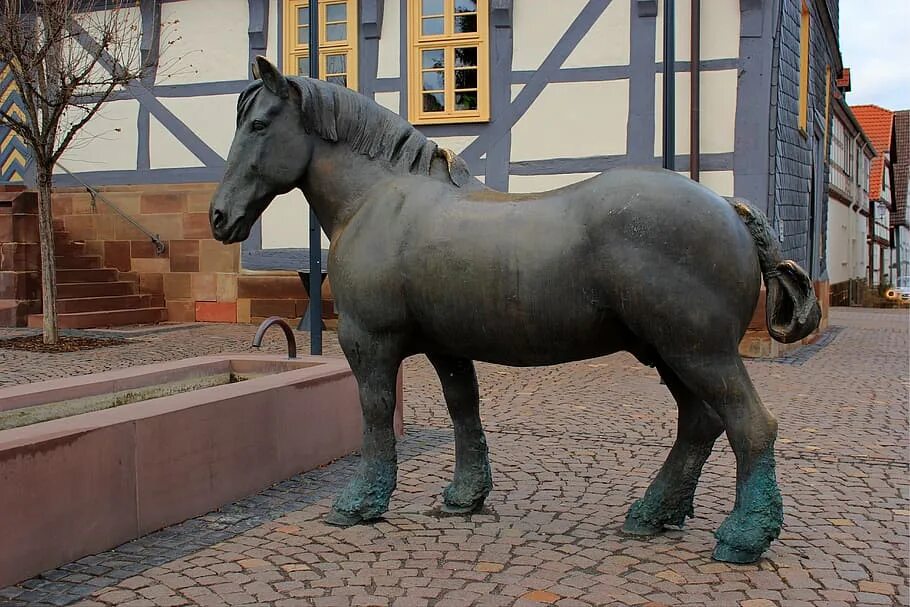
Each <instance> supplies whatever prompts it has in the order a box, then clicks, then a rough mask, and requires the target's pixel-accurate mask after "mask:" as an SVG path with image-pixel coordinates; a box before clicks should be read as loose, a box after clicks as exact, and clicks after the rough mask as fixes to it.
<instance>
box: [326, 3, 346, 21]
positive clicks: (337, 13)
mask: <svg viewBox="0 0 910 607" xmlns="http://www.w3.org/2000/svg"><path fill="white" fill-rule="evenodd" d="M347 19H348V5H347V3H346V2H343V3H341V4H326V5H325V20H326V21H347Z"/></svg>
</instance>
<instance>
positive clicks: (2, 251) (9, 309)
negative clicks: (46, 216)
mask: <svg viewBox="0 0 910 607" xmlns="http://www.w3.org/2000/svg"><path fill="white" fill-rule="evenodd" d="M40 311H41V245H40V244H39V242H38V196H37V195H36V194H35V193H34V192H25V191H23V188H20V187H16V186H10V187H7V186H3V187H0V327H22V326H25V324H26V321H27V319H28V315H29V314H35V313H38V312H40Z"/></svg>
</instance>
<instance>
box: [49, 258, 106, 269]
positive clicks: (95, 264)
mask: <svg viewBox="0 0 910 607" xmlns="http://www.w3.org/2000/svg"><path fill="white" fill-rule="evenodd" d="M54 261H56V262H57V269H58V270H89V269H99V268H101V256H100V255H57V256H56V257H54Z"/></svg>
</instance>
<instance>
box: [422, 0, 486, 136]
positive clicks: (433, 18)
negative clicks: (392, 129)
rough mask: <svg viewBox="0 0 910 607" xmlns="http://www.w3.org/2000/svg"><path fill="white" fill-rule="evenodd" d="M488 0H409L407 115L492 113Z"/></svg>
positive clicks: (479, 117) (436, 117) (453, 118)
mask: <svg viewBox="0 0 910 607" xmlns="http://www.w3.org/2000/svg"><path fill="white" fill-rule="evenodd" d="M488 3H489V0H410V3H409V5H408V8H409V22H410V23H409V27H408V41H409V44H410V49H411V52H410V58H409V61H410V70H409V71H410V74H409V82H408V84H409V86H408V90H409V91H410V97H409V103H408V106H409V108H410V115H409V119H410V120H411V122H414V123H417V124H436V123H443V122H483V121H486V120H489V119H490V98H489V94H490V91H489V63H490V59H489V49H488V40H489V6H488Z"/></svg>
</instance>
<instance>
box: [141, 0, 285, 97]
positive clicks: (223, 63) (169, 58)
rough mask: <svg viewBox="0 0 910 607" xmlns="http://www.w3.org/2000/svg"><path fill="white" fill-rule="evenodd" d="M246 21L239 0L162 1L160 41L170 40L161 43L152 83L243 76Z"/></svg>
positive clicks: (244, 8)
mask: <svg viewBox="0 0 910 607" xmlns="http://www.w3.org/2000/svg"><path fill="white" fill-rule="evenodd" d="M272 8H274V7H272ZM270 12H271V11H270ZM249 20H250V19H249V8H248V7H247V3H246V2H244V1H243V0H192V2H166V3H164V4H162V5H161V22H162V24H163V27H164V29H163V33H162V41H163V42H167V41H170V44H163V46H164V49H163V51H162V58H161V64H162V65H161V68H160V69H159V73H158V80H157V82H158V84H189V83H194V82H215V81H222V80H245V79H246V78H247V75H248V74H249V68H248V66H247V61H248V59H249V34H248V28H249Z"/></svg>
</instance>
